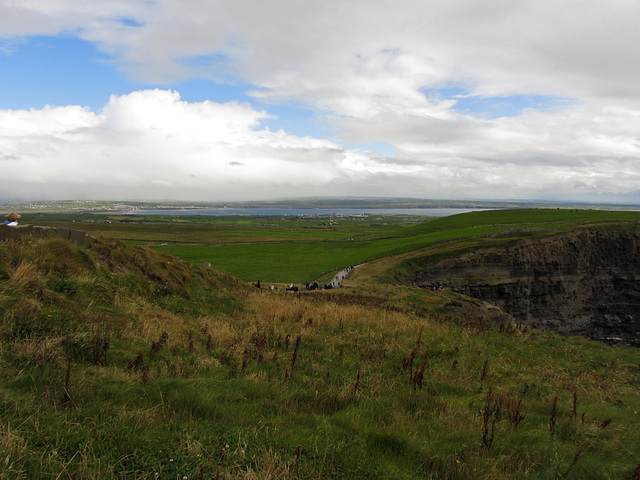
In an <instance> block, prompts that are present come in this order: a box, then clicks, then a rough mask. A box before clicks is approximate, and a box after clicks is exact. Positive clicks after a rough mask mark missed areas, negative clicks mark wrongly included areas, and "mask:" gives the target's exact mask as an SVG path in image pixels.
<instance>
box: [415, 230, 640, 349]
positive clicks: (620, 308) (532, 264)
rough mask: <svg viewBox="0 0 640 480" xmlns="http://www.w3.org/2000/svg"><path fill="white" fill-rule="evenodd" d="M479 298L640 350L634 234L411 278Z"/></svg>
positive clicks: (551, 244)
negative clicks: (639, 348)
mask: <svg viewBox="0 0 640 480" xmlns="http://www.w3.org/2000/svg"><path fill="white" fill-rule="evenodd" d="M413 282H414V283H415V284H416V285H419V286H428V285H444V286H446V287H448V288H450V289H452V290H454V291H457V292H459V293H462V294H465V295H468V296H471V297H475V298H478V299H480V300H484V301H486V302H489V303H491V304H493V305H496V306H498V307H500V308H502V309H503V310H504V311H505V312H507V313H509V314H511V315H512V316H513V317H514V319H515V321H516V322H518V323H521V324H525V325H528V326H531V327H535V328H540V329H543V330H556V331H558V332H559V333H562V334H565V335H581V336H586V337H589V338H591V339H595V340H600V341H604V342H607V343H612V344H625V345H634V346H640V236H639V235H638V234H636V233H632V232H627V231H595V230H581V231H578V232H571V233H567V234H561V235H556V236H553V237H548V238H545V239H536V240H533V239H532V240H523V241H521V242H520V243H518V244H516V245H514V246H511V247H504V248H492V249H486V250H481V251H476V252H473V253H468V254H464V255H462V256H460V257H458V258H450V259H444V260H440V261H438V262H435V263H433V264H429V265H426V266H424V268H421V269H419V270H417V271H415V273H414V275H413Z"/></svg>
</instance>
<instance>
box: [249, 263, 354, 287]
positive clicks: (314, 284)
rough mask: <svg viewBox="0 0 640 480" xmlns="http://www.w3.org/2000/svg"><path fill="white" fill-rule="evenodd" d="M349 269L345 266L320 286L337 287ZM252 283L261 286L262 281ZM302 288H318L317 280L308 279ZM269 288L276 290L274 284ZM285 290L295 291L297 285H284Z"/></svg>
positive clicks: (351, 268)
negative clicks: (333, 277)
mask: <svg viewBox="0 0 640 480" xmlns="http://www.w3.org/2000/svg"><path fill="white" fill-rule="evenodd" d="M351 270H353V267H351V266H350V267H347V268H345V269H344V270H343V271H342V272H340V273H339V274H338V275H336V276H335V279H332V280H331V281H330V282H329V283H325V284H324V286H323V287H322V289H324V290H330V289H332V288H339V287H341V286H342V285H341V282H342V280H344V279H345V277H346V276H347V275H348V274H349V272H351ZM252 285H253V286H254V287H256V288H262V283H261V282H260V280H258V281H257V282H254V283H252ZM304 288H305V290H309V291H310V290H320V288H321V287H320V285H318V282H312V281H308V282H307V283H305V284H304ZM269 289H270V290H277V289H278V288H277V287H275V286H274V285H270V286H269ZM284 289H285V291H287V292H297V291H298V290H299V288H298V286H297V285H294V284H293V283H291V284H289V286H285V288H284Z"/></svg>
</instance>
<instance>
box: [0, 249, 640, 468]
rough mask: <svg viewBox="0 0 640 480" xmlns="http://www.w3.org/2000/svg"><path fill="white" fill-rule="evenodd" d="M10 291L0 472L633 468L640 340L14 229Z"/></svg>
mask: <svg viewBox="0 0 640 480" xmlns="http://www.w3.org/2000/svg"><path fill="white" fill-rule="evenodd" d="M0 309H1V312H2V313H1V324H0V366H1V369H0V372H1V373H0V421H1V427H2V428H1V430H0V452H2V456H1V458H0V478H2V479H18V478H24V479H37V478H52V477H53V478H131V479H133V478H136V479H140V478H148V479H151V478H167V479H174V478H185V477H186V478H192V479H193V478H226V479H241V478H242V479H256V478H259V479H273V478H335V479H344V478H353V479H356V478H358V479H359V478H371V479H402V478H406V479H409V478H439V479H445V478H447V479H455V478H459V479H466V478H472V479H490V478H491V479H511V478H576V479H578V478H580V479H582V478H593V479H607V478H611V479H613V478H632V476H633V475H636V476H637V474H638V472H640V467H639V465H640V458H638V451H640V448H639V446H640V428H639V427H640V417H639V416H638V405H639V399H640V351H638V350H637V349H631V348H624V347H621V348H613V347H609V346H607V345H604V344H601V343H596V342H591V341H589V340H585V339H581V338H576V337H570V338H563V337H560V336H558V335H556V334H554V333H552V332H540V331H536V330H532V329H527V328H516V327H514V326H512V325H508V324H505V323H504V320H505V317H504V313H503V312H502V311H500V310H499V309H497V308H495V307H492V306H490V305H488V304H486V303H483V302H480V301H477V300H473V299H469V298H468V297H465V296H462V295H458V294H456V293H455V292H453V291H441V292H440V291H438V292H433V291H426V290H424V289H419V288H415V287H410V286H404V287H403V286H398V285H393V286H392V285H386V284H382V283H378V284H366V285H360V286H358V287H357V288H351V289H346V288H345V289H342V290H341V291H331V292H308V293H302V292H300V293H298V294H292V293H289V292H284V291H282V290H276V291H273V292H272V291H264V290H258V289H256V288H253V287H251V286H249V285H247V284H245V283H243V282H240V281H239V280H237V279H235V278H234V277H231V276H229V275H226V274H222V273H219V272H217V271H216V270H214V269H212V268H206V267H202V266H198V265H191V264H187V263H184V262H181V261H179V260H177V259H176V258H174V257H172V256H170V255H168V254H163V253H160V252H154V251H151V250H149V249H146V248H142V247H131V246H125V245H124V243H122V242H120V241H118V240H113V239H103V238H100V239H98V241H97V243H96V244H94V245H92V246H91V247H90V248H88V249H82V248H80V247H78V246H76V245H73V244H71V243H69V242H67V241H64V240H60V239H33V238H26V239H22V240H16V241H7V242H2V243H0ZM634 471H635V472H636V473H634ZM634 478H635V477H634Z"/></svg>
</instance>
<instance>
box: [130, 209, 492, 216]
mask: <svg viewBox="0 0 640 480" xmlns="http://www.w3.org/2000/svg"><path fill="white" fill-rule="evenodd" d="M486 210H495V209H494V208H166V209H163V208H158V209H135V210H129V211H127V212H124V213H125V214H126V215H211V216H256V217H260V216H279V215H289V216H328V215H338V216H340V215H343V216H354V215H412V216H422V217H447V216H449V215H457V214H460V213H469V212H479V211H486Z"/></svg>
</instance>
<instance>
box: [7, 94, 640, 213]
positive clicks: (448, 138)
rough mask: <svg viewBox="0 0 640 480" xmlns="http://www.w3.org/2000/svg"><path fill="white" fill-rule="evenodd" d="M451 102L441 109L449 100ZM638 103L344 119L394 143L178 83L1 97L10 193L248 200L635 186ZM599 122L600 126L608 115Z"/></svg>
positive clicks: (567, 193) (612, 192) (581, 194)
mask: <svg viewBox="0 0 640 480" xmlns="http://www.w3.org/2000/svg"><path fill="white" fill-rule="evenodd" d="M444 113H446V114H444ZM637 117H638V113H637V111H636V110H634V109H621V108H615V109H612V108H610V107H609V106H608V105H606V104H602V105H596V104H595V103H594V104H590V105H570V106H566V107H565V108H563V109H561V110H557V111H554V112H539V111H535V110H531V111H527V112H525V113H523V114H522V115H520V116H518V117H504V118H498V119H487V118H469V117H466V116H463V115H460V114H459V113H456V112H455V111H452V110H450V111H446V112H443V114H442V115H439V116H425V115H419V114H414V115H407V114H403V115H400V114H398V115H392V114H391V113H389V112H386V113H384V114H378V115H375V116H373V117H371V118H369V119H367V120H360V119H345V120H344V121H343V122H342V123H341V124H340V125H341V128H342V130H343V132H345V133H344V134H345V135H347V136H350V137H352V138H358V139H360V140H363V141H365V140H367V139H368V138H370V137H371V138H376V139H378V140H385V141H388V142H390V143H392V144H393V145H394V146H395V148H396V150H397V153H396V154H394V155H380V154H374V153H372V152H367V151H361V150H352V149H347V148H344V147H340V146H339V144H337V143H335V142H331V141H328V140H322V139H318V138H313V137H309V136H307V137H300V136H294V135H290V134H287V133H285V132H284V131H282V130H279V131H271V130H269V129H268V128H265V127H263V126H262V124H261V122H263V121H264V120H265V119H267V118H268V114H267V113H266V112H264V111H261V110H256V109H255V108H254V107H252V106H251V105H249V104H246V103H238V102H229V103H225V104H219V103H215V102H211V101H205V102H195V103H194V102H185V101H183V100H182V99H181V98H180V95H179V94H178V92H176V91H171V90H158V89H155V90H144V91H136V92H132V93H130V94H128V95H122V96H112V97H111V98H110V100H109V102H108V103H107V104H106V105H105V107H104V108H103V110H102V111H101V112H99V113H95V112H93V111H91V110H89V109H86V108H81V107H77V106H67V107H46V108H44V109H41V110H29V111H26V110H17V111H11V110H5V111H0V123H1V124H2V125H6V126H7V128H6V129H5V130H4V131H3V135H2V136H1V137H0V155H1V157H0V158H2V159H4V160H10V161H11V165H12V174H11V175H12V179H11V182H8V183H7V184H6V185H5V186H4V187H3V193H4V195H5V196H6V197H7V198H24V197H25V196H27V195H28V196H29V197H31V198H34V195H37V197H35V198H39V199H49V198H51V199H55V198H58V199H59V198H81V199H85V198H93V199H123V198H126V199H157V200H162V199H183V200H210V201H214V200H240V199H247V198H250V199H260V198H273V197H288V196H305V195H373V196H380V195H382V196H400V195H402V196H405V195H408V196H417V197H432V198H452V197H454V198H548V197H552V196H553V197H556V198H560V197H563V198H566V199H572V198H573V199H583V200H584V199H587V198H589V196H590V195H591V196H596V197H597V198H599V199H602V200H603V201H604V200H614V199H616V198H618V199H620V198H624V199H630V198H636V199H638V198H639V197H638V187H637V186H638V185H639V184H640V183H639V180H640V172H639V171H638V167H637V158H638V156H639V155H640V140H639V138H638V136H637V132H636V130H635V125H637V121H636V120H637ZM603 125H604V126H603Z"/></svg>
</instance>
